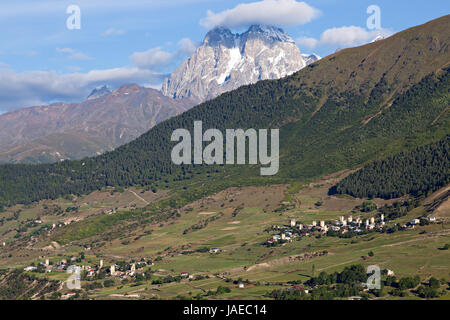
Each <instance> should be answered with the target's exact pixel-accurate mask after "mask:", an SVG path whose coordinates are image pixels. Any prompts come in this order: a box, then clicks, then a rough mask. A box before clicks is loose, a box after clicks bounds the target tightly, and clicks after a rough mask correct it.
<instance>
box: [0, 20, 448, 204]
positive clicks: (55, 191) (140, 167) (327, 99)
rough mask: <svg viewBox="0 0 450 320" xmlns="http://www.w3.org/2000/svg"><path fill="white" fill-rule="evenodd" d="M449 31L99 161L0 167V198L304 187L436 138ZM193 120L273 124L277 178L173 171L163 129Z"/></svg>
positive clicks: (208, 109) (306, 77)
mask: <svg viewBox="0 0 450 320" xmlns="http://www.w3.org/2000/svg"><path fill="white" fill-rule="evenodd" d="M449 27H450V16H449V15H447V16H444V17H442V18H439V19H436V20H433V21H431V22H428V23H426V24H424V25H421V26H417V27H414V28H411V29H408V30H405V31H402V32H399V33H397V34H396V35H394V36H392V37H390V38H387V39H385V40H381V41H377V42H374V43H371V44H367V45H365V46H361V47H357V48H351V49H345V50H342V51H339V52H338V53H335V54H333V55H330V56H328V57H325V58H323V59H322V60H320V61H319V62H317V63H315V64H312V65H310V66H308V67H307V68H304V69H303V70H301V71H299V72H297V73H296V74H294V75H292V76H290V77H285V78H282V79H279V80H265V81H260V82H258V83H256V84H254V85H247V86H243V87H240V88H239V89H237V90H234V91H231V92H227V93H224V94H222V95H221V96H219V97H218V98H216V99H213V100H210V101H208V102H205V103H202V104H200V105H198V106H196V107H194V108H192V109H190V110H188V111H186V112H185V113H183V114H181V115H179V116H177V117H174V118H171V119H169V120H166V121H164V122H162V123H160V124H159V125H157V126H155V127H154V128H152V129H151V130H149V131H148V132H147V133H145V134H144V135H142V136H141V137H139V138H138V139H136V140H134V141H132V142H130V143H128V144H126V145H123V146H121V147H119V148H117V149H116V150H115V151H113V152H107V153H105V154H103V155H101V156H99V157H95V158H90V159H85V160H83V161H82V162H81V161H65V162H62V163H60V164H53V165H40V166H25V165H21V166H14V165H6V166H0V178H1V180H0V181H2V183H0V202H2V201H3V202H5V203H14V202H18V201H20V202H25V203H26V202H29V201H35V200H38V199H42V198H45V197H57V196H60V195H64V194H67V193H74V194H80V193H87V192H90V191H93V190H97V189H101V188H103V187H105V186H111V185H121V186H132V185H136V184H139V185H144V186H149V187H151V188H156V189H160V188H163V189H164V188H173V189H174V191H176V190H178V191H179V194H178V195H179V197H181V198H182V199H187V200H192V199H193V198H195V197H201V196H204V195H205V194H210V193H211V192H214V191H217V190H221V189H223V188H225V187H228V186H231V185H234V186H236V185H248V184H261V183H262V184H268V183H289V182H298V181H305V180H308V179H311V178H313V177H317V176H320V175H324V174H329V173H332V172H337V171H339V170H342V169H345V168H347V169H348V168H355V167H357V166H360V165H361V164H364V163H366V162H367V161H371V160H374V159H377V158H380V157H386V156H388V155H391V154H394V153H398V152H400V151H403V150H410V149H412V148H415V147H417V146H419V145H423V144H426V143H429V142H433V141H437V140H439V139H441V138H443V137H444V136H445V135H446V134H448V133H449V128H450V125H449V122H450V115H449V114H448V108H447V106H448V104H449V101H450V96H449V89H450V67H449V61H450V52H449V48H448V44H449V42H450V40H449V34H448V33H446V32H445V30H448V29H449ZM199 120H201V121H203V125H204V127H205V128H206V127H209V128H217V129H219V130H222V129H226V128H243V129H245V128H255V129H258V128H279V129H280V138H281V139H280V142H281V146H280V173H279V174H278V175H277V176H276V177H273V178H261V177H260V176H259V175H258V173H257V172H259V170H257V169H258V168H257V166H212V167H211V166H181V167H180V166H175V165H173V163H172V162H171V160H170V150H171V147H172V146H173V145H174V143H173V142H171V141H170V137H171V134H172V132H173V130H175V129H177V128H186V129H188V130H192V127H193V122H194V121H199ZM12 180H14V181H15V182H14V183H11V181H12ZM187 200H186V201H187ZM182 203H185V202H182Z"/></svg>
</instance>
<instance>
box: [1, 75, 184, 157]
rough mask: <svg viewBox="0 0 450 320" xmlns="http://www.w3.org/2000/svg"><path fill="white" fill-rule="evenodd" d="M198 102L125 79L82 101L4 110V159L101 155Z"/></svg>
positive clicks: (2, 153)
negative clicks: (171, 96)
mask: <svg viewBox="0 0 450 320" xmlns="http://www.w3.org/2000/svg"><path fill="white" fill-rule="evenodd" d="M192 105H193V104H192V103H190V102H188V101H176V100H174V99H170V98H168V97H165V96H163V95H162V94H161V93H160V92H159V91H157V90H154V89H150V88H144V87H140V86H138V85H135V84H133V85H124V86H122V87H121V88H119V89H117V90H115V91H113V92H109V90H108V89H107V88H104V87H102V88H99V89H97V90H94V92H93V93H92V94H91V95H90V97H89V98H88V100H86V101H84V102H82V103H74V104H64V103H56V104H52V105H50V106H38V107H31V108H25V109H20V110H16V111H11V112H8V113H6V114H2V115H0V150H1V151H0V162H12V163H15V162H26V163H42V162H53V161H60V160H63V159H80V158H83V157H87V156H92V155H98V154H101V153H103V152H105V151H108V150H112V149H114V148H115V147H117V146H119V145H122V144H124V143H126V142H129V141H131V140H133V139H135V138H137V137H138V136H140V135H141V134H142V133H144V132H146V131H147V130H148V129H150V128H151V127H153V126H154V125H156V124H157V123H159V122H161V121H163V120H166V119H168V118H170V117H173V116H175V115H177V114H180V113H182V112H183V111H185V110H187V109H188V107H189V106H192Z"/></svg>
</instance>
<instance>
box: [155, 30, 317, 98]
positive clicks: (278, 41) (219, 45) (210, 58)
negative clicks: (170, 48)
mask: <svg viewBox="0 0 450 320" xmlns="http://www.w3.org/2000/svg"><path fill="white" fill-rule="evenodd" d="M307 57H308V62H311V61H312V62H315V61H316V60H315V61H313V60H314V59H310V58H309V57H310V56H307ZM311 58H312V57H311ZM307 64H308V63H307V62H306V61H305V58H304V57H303V56H302V55H301V54H300V50H299V48H298V47H297V45H296V44H295V42H294V41H293V40H292V38H291V37H290V36H289V35H288V34H287V33H285V32H284V31H283V30H282V29H280V28H276V27H271V26H261V25H253V26H251V27H250V28H249V29H248V30H247V31H246V32H244V33H242V34H233V33H232V32H231V31H230V30H229V29H226V28H222V27H218V28H215V29H213V30H211V31H210V32H208V34H207V35H206V37H205V39H204V41H203V44H202V45H201V46H200V47H199V48H198V49H197V50H196V52H195V53H194V54H193V55H192V56H191V57H190V58H189V59H187V60H186V61H184V62H183V64H182V65H181V66H180V67H178V68H177V69H176V70H175V71H174V72H173V73H172V74H171V75H170V77H169V78H167V79H165V81H164V84H163V87H162V92H163V94H164V95H166V96H169V97H172V98H176V99H181V98H190V99H193V100H196V101H198V102H203V101H206V100H209V99H212V98H214V97H216V96H218V95H220V94H222V93H224V92H227V91H231V90H234V89H236V88H238V87H240V86H243V85H247V84H251V83H255V82H257V81H259V80H265V79H278V78H282V77H285V76H288V75H290V74H292V73H294V72H296V71H298V70H300V69H302V68H304V67H305V66H306V65H307Z"/></svg>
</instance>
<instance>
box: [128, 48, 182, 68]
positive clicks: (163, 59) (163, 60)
mask: <svg viewBox="0 0 450 320" xmlns="http://www.w3.org/2000/svg"><path fill="white" fill-rule="evenodd" d="M172 59H173V54H172V53H170V52H167V51H163V50H162V49H161V47H156V48H151V49H148V50H147V51H143V52H135V53H133V54H132V55H131V60H132V61H133V63H134V64H136V65H137V66H138V67H139V68H153V67H164V66H167V65H168V64H170V62H171V61H172Z"/></svg>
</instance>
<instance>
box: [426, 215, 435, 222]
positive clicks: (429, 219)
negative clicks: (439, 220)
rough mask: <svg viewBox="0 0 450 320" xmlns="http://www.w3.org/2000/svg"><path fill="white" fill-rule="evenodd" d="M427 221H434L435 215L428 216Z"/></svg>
mask: <svg viewBox="0 0 450 320" xmlns="http://www.w3.org/2000/svg"><path fill="white" fill-rule="evenodd" d="M428 221H430V222H436V217H434V216H431V217H428Z"/></svg>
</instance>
